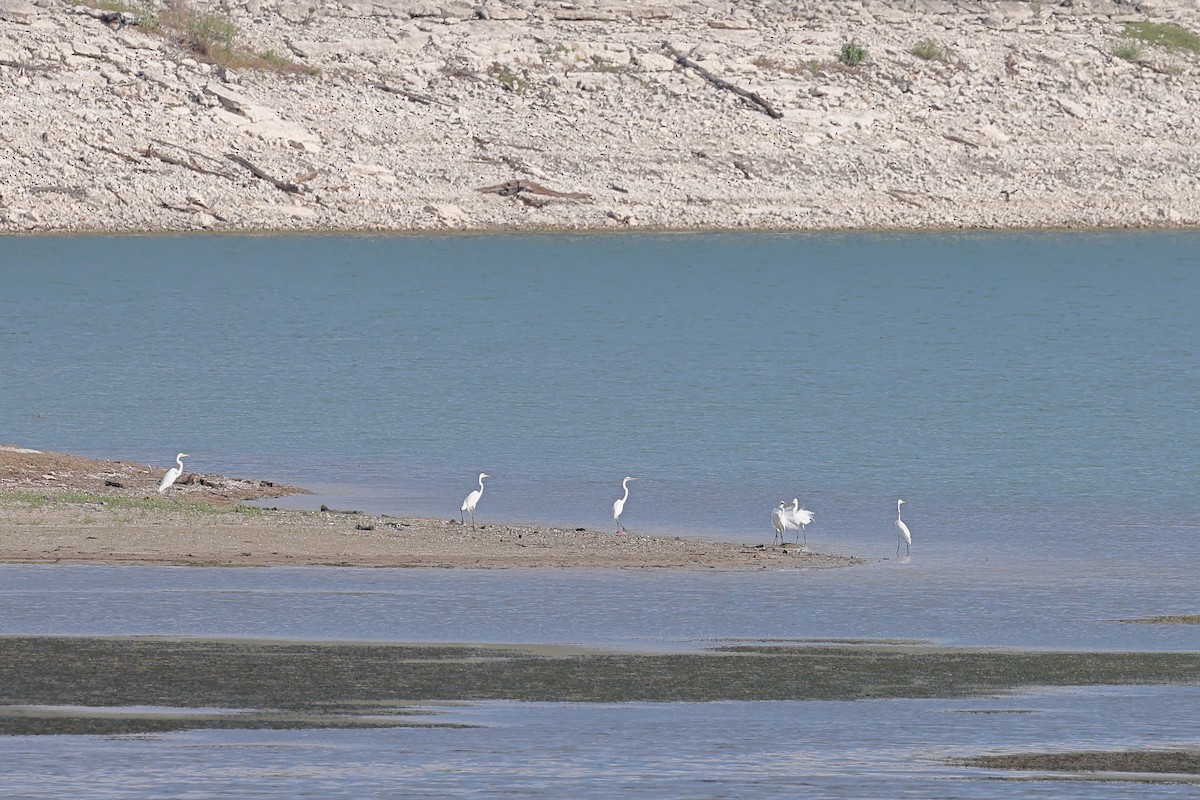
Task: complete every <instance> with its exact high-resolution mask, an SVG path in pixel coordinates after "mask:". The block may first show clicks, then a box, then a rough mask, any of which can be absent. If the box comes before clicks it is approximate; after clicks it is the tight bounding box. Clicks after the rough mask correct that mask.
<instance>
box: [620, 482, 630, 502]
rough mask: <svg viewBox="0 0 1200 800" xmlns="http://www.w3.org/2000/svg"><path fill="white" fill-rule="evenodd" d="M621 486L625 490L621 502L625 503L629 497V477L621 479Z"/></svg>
mask: <svg viewBox="0 0 1200 800" xmlns="http://www.w3.org/2000/svg"><path fill="white" fill-rule="evenodd" d="M621 488H622V489H624V490H625V496H624V497H622V498H621V502H622V503H624V502H625V501H626V500H628V499H629V478H626V479H625V480H623V481H621Z"/></svg>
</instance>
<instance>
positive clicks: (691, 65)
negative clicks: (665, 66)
mask: <svg viewBox="0 0 1200 800" xmlns="http://www.w3.org/2000/svg"><path fill="white" fill-rule="evenodd" d="M662 47H663V50H666V51H667V52H668V53H670V54H671V58H673V59H675V63H676V64H678V65H679V66H681V67H687V68H688V69H694V70H696V72H698V73H699V74H700V77H701V78H704V80H706V81H708V82H709V83H711V84H712V85H713V86H716V87H717V88H718V89H724V90H726V91H728V92H733V93H734V94H736V95H737V96H738V97H740V98H742V99H743V100H745V101H746V102H748V103H750V104H751V105H755V106H758V108H759V110H760V111H762V112H763V113H764V114H766V115H767V116H768V117H770V118H771V119H779V118H780V117H782V116H783V112H782V111H780V110H779V109H777V108H775V106H773V105H771V104H770V103H768V102H767V101H766V100H764V99H763V98H762V97H761V96H760V95H758V94H756V93H755V92H751V91H749V90H747V89H743V88H742V87H740V86H734V85H733V84H732V83H730V82H729V81H727V80H724V79H722V78H718V77H717V76H716V75H713V74H712V73H711V72H709V71H708V70H706V69H705V68H704V67H702V66H700V65H699V64H697V63H696V62H695V61H692V60H691V59H690V58H688V57H687V56H685V55H684V54H683V53H681V52H679V51H678V50H676V49H675V48H674V47H672V46H671V44H670V42H663V43H662Z"/></svg>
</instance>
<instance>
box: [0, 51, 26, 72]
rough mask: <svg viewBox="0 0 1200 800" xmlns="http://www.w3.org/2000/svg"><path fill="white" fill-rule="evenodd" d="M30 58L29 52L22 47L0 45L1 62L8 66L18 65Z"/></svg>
mask: <svg viewBox="0 0 1200 800" xmlns="http://www.w3.org/2000/svg"><path fill="white" fill-rule="evenodd" d="M28 58H29V53H28V51H26V50H25V49H23V48H20V47H5V46H0V64H2V65H4V66H6V67H18V66H20V65H21V64H23V63H25V61H26V60H27V59H28Z"/></svg>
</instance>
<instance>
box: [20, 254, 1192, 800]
mask: <svg viewBox="0 0 1200 800" xmlns="http://www.w3.org/2000/svg"><path fill="white" fill-rule="evenodd" d="M1196 253H1200V233H1196V232H1185V233H1169V234H1160V233H1156V234H1136V233H1129V234H1126V233H1103V234H1102V233H1092V234H1053V233H1022V234H911V235H861V234H855V235H788V236H783V235H780V236H772V235H705V236H699V235H690V236H540V237H530V236H510V237H494V236H492V237H449V236H447V237H324V236H311V237H290V236H289V237H208V236H205V237H147V238H130V237H112V238H96V237H63V238H57V237H38V238H8V239H0V352H2V353H3V355H4V358H3V359H2V360H0V442H3V443H13V444H20V445H25V446H30V447H36V448H40V449H47V450H65V451H70V452H76V453H81V454H86V455H95V456H102V457H109V458H130V459H134V460H138V461H143V462H147V463H155V464H159V465H161V466H163V467H164V468H165V467H166V466H167V465H168V464H169V463H170V460H171V458H172V457H173V456H174V454H175V453H176V452H178V451H180V450H184V451H186V452H189V453H191V454H192V455H193V458H192V459H191V460H190V462H189V463H188V466H189V468H194V469H196V470H198V471H205V472H219V473H226V474H234V475H245V476H252V477H263V478H270V479H276V480H283V481H290V482H294V483H298V484H300V485H304V486H308V487H311V488H315V489H317V490H318V491H319V493H318V494H317V495H315V496H305V497H299V498H295V499H294V500H293V501H292V503H293V504H295V505H298V506H299V507H308V508H315V507H317V506H318V505H319V504H321V503H323V502H324V503H329V504H331V505H334V506H336V507H343V508H345V507H353V508H358V509H361V510H364V511H368V512H372V513H390V514H430V515H436V516H442V517H446V518H449V517H451V516H457V513H458V507H459V504H460V503H461V501H462V498H463V496H464V495H465V494H466V493H467V492H468V491H470V489H471V488H473V484H474V480H475V476H476V475H477V474H478V472H480V471H486V472H489V473H491V474H492V475H493V478H492V479H490V480H489V481H488V482H487V489H486V491H485V495H484V498H483V501H482V502H481V503H480V506H479V510H478V512H477V516H478V517H479V519H480V520H481V521H483V522H488V521H509V520H511V521H533V522H548V523H553V524H556V525H590V526H596V527H601V528H603V527H606V526H608V525H609V524H611V518H610V516H609V509H610V507H611V503H612V501H613V499H615V498H616V497H617V496H619V494H620V482H621V478H622V477H624V476H625V475H636V476H638V477H639V478H640V479H641V480H640V481H639V482H638V483H635V484H632V486H631V489H632V492H631V497H630V501H629V503H628V504H627V506H626V513H625V516H624V517H623V521H624V522H625V524H626V525H627V526H628V527H629V528H630V529H631V530H632V531H634V532H635V533H639V532H640V533H668V534H679V535H688V536H712V537H721V538H729V539H734V540H740V541H746V542H762V541H769V537H770V536H771V535H772V529H771V527H770V522H769V511H770V509H771V508H772V507H773V506H774V505H775V504H776V503H777V502H778V501H779V500H790V499H791V498H792V497H798V498H800V500H801V502H802V503H803V504H804V505H805V506H806V507H808V508H810V509H813V510H814V511H815V512H816V521H815V522H814V523H813V524H812V525H811V526H809V528H808V531H807V534H808V541H809V543H810V545H811V546H813V547H814V548H815V549H819V550H829V551H835V552H845V553H851V554H854V555H859V556H862V557H864V558H867V559H868V560H869V563H868V564H867V565H865V566H863V567H859V568H854V569H851V570H837V571H803V572H802V571H795V570H778V571H762V572H753V573H723V572H717V573H707V572H696V573H681V572H665V573H643V572H637V571H603V570H567V571H527V570H504V571H495V572H472V571H455V570H449V571H448V570H341V569H296V570H288V569H255V570H207V569H206V570H200V569H171V568H112V567H63V566H53V565H49V566H13V565H9V566H2V567H0V619H3V620H4V623H3V625H0V633H45V634H57V633H87V634H99V635H107V634H113V635H118V634H165V635H184V636H186V635H213V636H253V637H268V638H270V637H284V638H312V639H336V638H348V639H374V640H386V641H420V640H430V641H496V642H505V641H513V642H571V643H581V644H606V645H610V646H617V647H630V648H643V647H652V648H655V649H662V648H684V649H689V648H695V647H703V646H706V645H708V644H711V643H712V642H713V641H715V640H720V639H727V638H751V639H753V638H803V637H874V638H901V639H909V638H917V639H928V640H932V641H937V642H943V643H948V644H980V645H999V646H1031V647H1056V648H1102V649H1117V650H1122V649H1151V650H1197V649H1200V638H1198V635H1197V632H1196V631H1195V629H1194V627H1193V626H1135V625H1127V624H1122V623H1119V622H1116V621H1115V620H1117V619H1119V618H1121V617H1131V616H1140V615H1150V614H1162V613H1195V612H1196V611H1197V608H1198V606H1200V591H1198V590H1197V582H1196V580H1195V574H1196V566H1197V562H1198V561H1200V515H1198V514H1197V512H1196V502H1195V491H1196V486H1197V485H1200V481H1198V480H1197V478H1198V477H1200V475H1198V470H1197V459H1196V457H1195V447H1196V442H1197V433H1198V432H1200V403H1197V400H1196V398H1197V397H1198V396H1200V393H1198V389H1200V367H1198V364H1197V360H1196V356H1195V343H1196V342H1197V341H1200V314H1198V313H1197V312H1196V309H1195V306H1196V299H1197V298H1200V270H1198V269H1197V257H1196V255H1195V254H1196ZM899 497H904V498H905V499H906V500H907V501H908V504H907V505H906V506H905V507H904V510H905V519H906V520H907V521H908V523H909V525H910V527H911V528H912V530H913V537H914V543H913V555H912V557H911V558H909V559H899V560H898V559H896V558H895V557H894V552H895V533H894V527H893V522H894V520H895V508H896V505H895V503H896V499H897V498H899ZM466 609H469V611H464V610H466ZM1195 700H1196V698H1195V691H1194V687H1186V688H1165V689H1163V688H1160V689H1138V688H1118V689H1103V688H1102V689H1089V690H1085V691H1073V690H1064V691H1060V692H1050V693H1038V692H1034V693H1028V694H1021V695H1018V696H1016V697H1011V698H989V699H985V700H977V701H953V702H950V701H903V702H899V701H898V702H879V703H875V702H872V703H806V704H756V703H718V704H708V705H704V706H690V705H679V704H657V705H656V704H650V705H642V704H630V705H627V706H583V707H579V706H572V705H555V704H482V705H474V704H470V705H465V706H456V707H454V708H450V709H443V710H442V711H443V713H444V714H445V715H446V716H447V718H448V719H450V720H451V721H455V720H459V719H461V720H465V721H470V722H478V723H480V724H482V725H483V727H482V728H477V729H471V730H469V731H459V730H453V731H439V730H429V731H417V730H396V731H348V732H341V731H301V732H244V731H243V732H238V731H232V732H231V731H225V732H222V731H209V732H196V733H186V734H165V735H162V736H148V737H116V738H113V739H107V738H106V739H86V738H85V739H80V738H79V737H47V738H44V739H41V738H23V737H8V738H0V780H3V784H4V785H5V786H6V787H16V788H15V790H14V791H15V796H21V797H30V798H34V797H38V798H40V797H53V796H64V795H75V794H83V793H87V794H90V795H91V796H96V797H159V796H181V797H182V796H194V797H218V796H220V797H243V796H250V795H266V796H286V797H300V796H314V797H366V796H377V797H391V796H400V795H403V796H420V797H480V796H488V795H492V794H508V795H512V794H516V795H518V796H530V797H537V796H542V797H561V796H564V795H578V796H582V797H592V796H595V797H608V796H612V795H613V794H615V793H618V792H631V791H632V792H637V793H639V794H642V795H644V796H656V797H657V796H674V797H689V798H691V797H735V796H759V797H776V796H778V797H794V796H812V797H845V796H856V797H889V798H890V797H896V796H901V795H904V796H912V797H939V798H947V797H962V798H991V797H997V796H1014V797H1031V796H1054V797H1075V796H1079V797H1096V796H1111V797H1131V796H1144V797H1174V796H1186V795H1187V794H1188V790H1187V787H1171V786H1149V785H1146V786H1134V785H1132V784H1125V783H1116V784H1080V785H1077V786H1075V785H1066V784H1062V783H1058V782H1051V781H1045V782H1034V783H998V782H996V781H994V780H991V778H992V777H995V776H993V775H991V774H989V773H986V772H985V771H979V770H965V769H961V768H951V767H947V766H946V765H944V764H943V763H942V761H941V760H940V759H941V758H942V757H943V756H945V755H966V754H970V753H973V752H977V751H979V750H987V749H1004V748H1010V749H1021V748H1024V747H1030V748H1042V747H1049V748H1054V747H1061V748H1064V749H1072V748H1079V749H1085V748H1105V747H1122V746H1135V747H1136V746H1157V745H1160V744H1165V745H1170V744H1191V745H1193V746H1195V745H1196V740H1195V732H1194V719H1193V717H1194V715H1193V714H1191V713H1190V711H1189V710H1190V709H1192V708H1194V707H1195ZM996 710H999V711H1000V712H1002V713H995V714H992V713H987V714H981V713H966V712H972V711H996ZM1010 712H1011V713H1010Z"/></svg>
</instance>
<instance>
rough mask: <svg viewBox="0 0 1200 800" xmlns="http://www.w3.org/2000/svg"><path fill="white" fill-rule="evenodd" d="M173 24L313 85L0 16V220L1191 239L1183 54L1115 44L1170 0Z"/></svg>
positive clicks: (100, 26)
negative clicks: (214, 32) (851, 55)
mask: <svg viewBox="0 0 1200 800" xmlns="http://www.w3.org/2000/svg"><path fill="white" fill-rule="evenodd" d="M195 7H196V8H197V9H200V10H201V11H203V12H204V13H211V14H213V15H216V16H217V17H219V18H221V19H223V20H227V21H229V22H231V23H233V25H234V26H235V27H236V31H237V41H238V43H239V46H242V47H245V48H247V49H248V50H250V51H252V52H255V53H270V54H271V55H272V56H275V57H278V58H280V59H282V60H285V61H290V62H292V63H294V64H295V65H297V66H299V67H303V68H307V69H309V71H308V72H293V71H285V70H271V69H268V70H259V69H249V68H246V69H232V68H227V67H221V66H214V65H212V64H209V63H204V62H203V61H202V60H200V59H198V58H197V57H196V56H195V55H194V54H192V53H190V52H189V51H187V50H186V49H185V48H183V47H182V46H181V45H180V44H179V43H178V42H176V41H173V40H172V39H171V38H170V37H163V36H161V35H156V34H154V33H152V32H148V31H147V30H145V29H144V28H143V27H142V26H140V25H138V24H136V19H135V17H136V12H135V13H133V14H131V15H129V20H130V21H132V22H133V23H134V24H128V23H125V24H123V20H121V19H115V20H114V19H112V18H111V17H110V18H109V19H108V20H107V22H106V20H105V19H104V18H103V17H104V16H105V15H103V14H93V13H88V12H89V11H95V10H96V9H89V8H88V7H87V6H86V5H84V6H73V5H70V4H69V3H68V2H66V0H36V2H34V3H28V2H25V1H24V0H0V89H2V91H0V230H3V231H10V232H16V231H32V232H44V231H177V230H192V229H215V230H302V229H303V230H398V231H407V230H424V229H473V230H507V229H525V230H533V229H599V228H673V229H696V228H721V229H736V228H776V229H793V230H805V229H822V228H850V229H860V228H929V227H951V228H953V227H983V228H995V227H1094V226H1104V227H1126V226H1132V227H1145V226H1158V227H1174V226H1193V225H1197V224H1200V190H1198V189H1197V182H1196V180H1195V175H1196V174H1197V173H1198V172H1200V151H1197V148H1196V147H1195V142H1196V141H1198V140H1200V135H1198V134H1200V84H1198V76H1200V67H1198V61H1197V56H1196V55H1195V54H1194V53H1191V52H1188V51H1186V50H1168V49H1166V48H1161V47H1157V46H1153V45H1147V46H1145V47H1144V48H1143V49H1142V52H1141V53H1140V54H1139V55H1138V56H1137V57H1136V58H1129V57H1128V54H1126V56H1125V57H1121V56H1119V55H1118V54H1117V52H1116V48H1117V47H1118V45H1119V44H1120V43H1121V41H1122V36H1123V32H1124V28H1125V25H1127V24H1129V23H1131V22H1142V21H1155V22H1173V23H1176V24H1179V25H1182V26H1184V27H1185V28H1188V29H1189V30H1193V31H1195V30H1198V29H1200V11H1198V10H1197V6H1196V5H1195V3H1194V2H1191V0H1145V2H1133V0H1120V1H1119V2H1113V1H1111V0H1049V1H1048V2H1017V1H1015V0H995V1H992V0H988V1H978V2H975V1H971V0H892V1H891V2H881V1H879V0H857V1H856V2H850V1H849V0H833V2H829V1H828V0H820V1H819V2H817V1H815V0H814V1H811V2H810V1H808V0H792V1H791V2H766V3H760V4H754V5H752V6H746V5H744V4H736V3H729V2H699V1H693V0H666V1H664V0H641V1H640V2H627V1H624V0H595V1H594V2H575V3H572V2H546V1H544V0H504V1H503V2H502V1H501V0H441V1H439V0H427V1H425V2H421V1H418V2H389V1H388V0H377V1H376V2H366V1H365V0H342V1H341V2H332V3H316V2H311V1H310V0H227V2H221V3H211V4H210V3H196V6H195ZM847 43H856V44H858V45H861V46H862V47H863V48H865V49H866V51H867V54H868V56H867V59H866V61H865V62H864V63H862V64H860V65H858V66H855V67H848V66H845V65H842V64H840V63H839V62H838V54H839V52H840V50H841V48H842V47H843V46H844V45H846V44H847ZM918 43H926V45H927V46H928V45H930V44H932V45H933V47H934V51H935V52H936V53H937V54H938V57H936V58H930V57H925V58H922V57H920V56H918V55H917V54H915V53H914V52H913V50H914V47H915V46H916V45H917V44H918ZM676 54H678V55H684V56H686V62H687V63H685V62H684V61H683V60H682V59H679V58H676V57H675V56H676ZM926 55H927V56H928V53H926ZM714 79H716V80H714ZM734 89H740V90H741V91H740V92H738V91H734ZM754 98H757V101H756V100H755V99H754ZM758 101H761V102H758ZM772 112H774V113H772ZM505 186H508V187H510V188H509V189H508V190H495V189H496V187H505ZM484 189H492V191H482V190H484Z"/></svg>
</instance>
